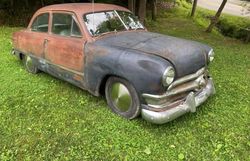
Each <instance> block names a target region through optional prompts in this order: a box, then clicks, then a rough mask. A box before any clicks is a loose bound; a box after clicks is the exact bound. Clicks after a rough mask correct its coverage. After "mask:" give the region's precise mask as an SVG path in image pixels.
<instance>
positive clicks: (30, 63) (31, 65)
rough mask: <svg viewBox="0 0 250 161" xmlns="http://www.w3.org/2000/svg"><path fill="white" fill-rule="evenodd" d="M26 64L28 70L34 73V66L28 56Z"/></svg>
mask: <svg viewBox="0 0 250 161" xmlns="http://www.w3.org/2000/svg"><path fill="white" fill-rule="evenodd" d="M25 63H26V67H27V69H28V70H29V71H31V72H32V71H33V70H34V65H33V62H32V59H31V57H30V56H27V58H26V62H25Z"/></svg>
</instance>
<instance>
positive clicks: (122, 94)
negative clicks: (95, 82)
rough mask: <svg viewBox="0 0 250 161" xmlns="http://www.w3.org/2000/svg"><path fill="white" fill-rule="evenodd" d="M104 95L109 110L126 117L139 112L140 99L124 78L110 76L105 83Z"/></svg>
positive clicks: (136, 114) (131, 116)
mask: <svg viewBox="0 0 250 161" xmlns="http://www.w3.org/2000/svg"><path fill="white" fill-rule="evenodd" d="M105 96H106V100H107V103H108V105H109V107H110V108H111V110H112V111H113V112H115V113H116V114H118V115H121V116H122V117H125V118H127V119H133V118H136V117H137V116H138V115H139V114H140V112H141V111H140V100H139V97H138V94H137V92H136V90H135V88H134V87H133V86H132V85H131V84H130V83H129V82H128V81H126V80H124V79H121V78H118V77H110V78H109V79H108V81H107V83H106V87H105Z"/></svg>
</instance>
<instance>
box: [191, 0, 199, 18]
mask: <svg viewBox="0 0 250 161" xmlns="http://www.w3.org/2000/svg"><path fill="white" fill-rule="evenodd" d="M197 2H198V0H194V2H193V7H192V12H191V17H194V14H195V11H196V7H197Z"/></svg>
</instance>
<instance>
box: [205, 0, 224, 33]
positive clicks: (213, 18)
mask: <svg viewBox="0 0 250 161" xmlns="http://www.w3.org/2000/svg"><path fill="white" fill-rule="evenodd" d="M226 3H227V0H223V1H222V3H221V5H220V7H219V9H218V11H217V12H216V14H215V16H214V17H212V18H211V22H210V25H209V26H208V28H207V30H206V32H211V31H212V30H213V27H214V26H215V25H216V23H217V22H218V21H219V18H220V15H221V12H222V10H223V9H224V7H225V5H226Z"/></svg>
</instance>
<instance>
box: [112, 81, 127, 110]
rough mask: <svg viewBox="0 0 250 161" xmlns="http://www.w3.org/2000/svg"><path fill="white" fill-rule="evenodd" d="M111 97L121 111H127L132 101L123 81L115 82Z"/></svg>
mask: <svg viewBox="0 0 250 161" xmlns="http://www.w3.org/2000/svg"><path fill="white" fill-rule="evenodd" d="M111 99H112V102H113V104H114V105H115V107H116V108H117V109H118V110H120V111H121V112H126V111H128V110H129V107H130V106H131V103H132V98H131V95H130V93H129V91H128V89H127V88H126V86H124V85H123V84H121V83H114V84H113V85H112V87H111Z"/></svg>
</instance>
